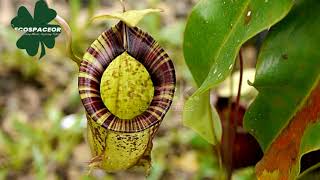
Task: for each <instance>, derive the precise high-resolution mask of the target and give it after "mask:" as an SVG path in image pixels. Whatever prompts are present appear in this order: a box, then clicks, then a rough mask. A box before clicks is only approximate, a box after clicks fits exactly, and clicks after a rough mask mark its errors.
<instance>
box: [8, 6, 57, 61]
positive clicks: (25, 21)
mask: <svg viewBox="0 0 320 180" xmlns="http://www.w3.org/2000/svg"><path fill="white" fill-rule="evenodd" d="M56 16H57V13H56V11H55V10H53V9H50V8H49V7H48V5H47V3H46V2H45V1H43V0H39V1H37V3H36V5H35V9H34V17H32V15H31V14H30V12H29V11H28V10H27V8H26V7H24V6H21V7H20V8H19V10H18V14H17V16H16V17H15V18H14V19H13V20H12V21H11V26H12V28H14V29H15V28H21V29H19V30H20V31H22V30H23V28H27V29H26V30H28V31H27V32H26V31H24V34H23V35H22V36H21V37H20V39H19V40H18V41H17V47H18V48H19V49H25V50H26V52H27V53H28V55H30V56H35V55H37V54H38V49H39V45H40V47H41V53H40V58H39V59H41V58H42V57H43V56H44V55H45V54H46V48H45V47H47V48H49V49H52V48H53V47H54V45H55V38H56V37H57V36H58V35H59V34H60V32H61V28H60V26H59V25H52V24H49V23H50V22H51V21H52V20H53V19H54V18H55V17H56ZM29 28H30V29H29ZM43 29H45V31H44V30H43ZM48 29H50V30H52V29H56V30H57V31H50V32H49V31H48ZM58 29H59V30H58Z"/></svg>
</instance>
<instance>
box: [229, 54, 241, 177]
mask: <svg viewBox="0 0 320 180" xmlns="http://www.w3.org/2000/svg"><path fill="white" fill-rule="evenodd" d="M239 66H240V70H239V71H240V77H239V85H238V92H237V97H236V105H235V112H232V105H230V106H229V108H230V112H229V118H228V122H227V126H226V130H227V132H226V136H227V137H226V140H227V142H226V149H225V150H226V151H227V152H225V153H226V155H225V158H226V159H225V160H226V162H225V163H226V164H225V166H226V173H227V179H228V180H231V178H232V171H233V169H232V164H233V162H232V161H233V160H232V159H233V144H234V140H235V135H236V128H237V122H238V118H239V117H238V114H239V109H240V97H241V86H242V77H243V57H242V51H241V49H240V51H239ZM231 114H234V118H233V116H232V115H231Z"/></svg>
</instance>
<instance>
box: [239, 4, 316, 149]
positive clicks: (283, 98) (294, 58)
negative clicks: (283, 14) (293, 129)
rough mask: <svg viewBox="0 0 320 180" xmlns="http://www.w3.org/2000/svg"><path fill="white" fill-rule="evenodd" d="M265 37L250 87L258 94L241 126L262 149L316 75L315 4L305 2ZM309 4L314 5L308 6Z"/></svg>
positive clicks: (279, 130) (307, 91)
mask: <svg viewBox="0 0 320 180" xmlns="http://www.w3.org/2000/svg"><path fill="white" fill-rule="evenodd" d="M306 2H308V3H305V4H297V8H296V9H295V10H294V11H293V12H292V13H291V14H290V15H289V16H288V17H287V18H286V19H285V20H284V21H282V22H281V23H280V24H278V25H277V26H275V27H274V28H273V29H272V31H271V33H270V34H269V35H268V38H267V39H266V41H265V43H264V45H263V47H262V49H261V51H260V55H259V57H258V63H257V72H256V77H255V81H254V84H253V86H254V87H255V88H256V89H257V90H258V91H259V95H258V96H257V98H256V100H255V101H254V102H253V104H252V105H251V106H250V108H249V109H248V111H247V113H246V114H245V119H244V126H245V128H246V129H247V130H249V131H250V132H251V133H252V134H253V135H254V136H255V137H256V138H257V140H258V142H259V143H260V145H261V147H262V148H263V149H264V150H266V149H267V148H268V146H269V145H270V144H271V143H272V141H273V140H274V138H276V137H277V135H279V133H280V132H281V130H282V129H283V128H284V127H285V126H286V125H288V123H289V121H290V119H291V118H292V117H293V116H294V115H295V113H296V112H297V111H298V110H299V108H300V107H301V105H303V102H304V100H305V99H306V98H307V97H308V95H309V93H310V91H311V90H312V88H313V87H314V86H315V84H316V83H317V80H318V79H319V74H320V68H319V67H320V60H319V59H320V51H319V46H320V34H319V31H320V24H319V23H318V22H319V18H315V17H320V11H318V10H317V8H320V5H319V3H316V1H315V0H306ZM311 2H314V4H313V3H311Z"/></svg>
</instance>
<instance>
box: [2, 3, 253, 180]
mask: <svg viewBox="0 0 320 180" xmlns="http://www.w3.org/2000/svg"><path fill="white" fill-rule="evenodd" d="M88 2H89V4H88ZM172 3H173V4H181V3H185V6H186V7H187V9H185V11H186V13H185V14H187V13H188V11H189V9H190V8H191V7H192V5H193V3H192V2H191V1H190V2H189V1H159V0H148V1H139V2H136V1H128V3H127V5H128V9H142V8H147V7H148V8H149V7H151V8H154V7H158V6H159V7H160V8H162V9H164V10H165V12H164V13H162V14H160V15H150V16H148V17H147V18H145V19H144V20H143V21H142V22H141V23H140V25H139V27H141V28H142V29H143V30H145V31H147V32H148V33H149V34H151V35H152V36H153V37H154V38H155V39H156V40H158V41H159V43H160V44H161V45H162V46H163V47H164V49H166V50H167V52H168V54H169V56H170V57H171V58H172V59H173V61H174V63H175V67H176V71H177V80H178V88H177V92H176V97H175V99H174V103H173V108H172V110H171V111H170V112H169V113H168V115H167V116H166V118H165V120H164V122H163V124H162V126H161V128H160V130H159V132H158V135H157V137H156V138H155V140H154V148H153V152H152V156H153V164H152V165H153V168H152V172H151V175H150V176H149V177H148V179H150V180H157V179H212V178H214V177H216V176H217V174H218V173H219V169H218V164H219V163H218V161H217V159H216V158H215V156H214V152H213V148H212V146H211V145H209V144H208V143H207V142H206V141H204V140H203V139H202V138H201V137H199V136H198V135H197V134H195V133H194V132H193V131H192V130H189V129H187V128H185V127H183V126H182V122H181V110H182V105H183V101H184V99H185V98H186V96H187V94H186V89H188V88H190V87H191V86H192V85H193V80H192V78H191V76H190V74H189V72H188V70H187V68H186V65H185V64H184V60H183V55H182V50H181V44H182V34H183V31H184V27H185V21H186V17H185V16H184V17H177V16H175V11H176V9H175V8H177V7H178V6H177V7H176V6H175V5H172ZM53 8H55V9H56V10H57V12H58V14H59V15H61V16H62V17H64V18H66V19H68V22H69V23H70V26H71V29H72V32H73V38H74V50H75V52H76V53H77V54H79V55H82V54H83V53H84V51H85V49H86V48H87V47H89V45H90V44H91V43H92V42H93V40H94V39H95V38H97V37H98V36H99V35H100V33H102V32H103V31H104V30H105V29H107V28H109V27H111V25H112V24H114V23H115V22H114V21H108V22H103V23H100V24H90V23H89V19H90V17H92V16H93V15H94V14H96V13H97V12H98V11H101V10H113V11H116V10H120V9H121V7H120V6H119V4H118V2H117V1H116V0H114V1H111V2H110V1H106V2H105V1H100V0H92V1H83V2H80V1H79V0H69V1H68V3H66V2H61V1H57V2H56V1H54V2H53ZM16 9H17V7H15V6H13V9H12V11H14V13H16V12H15V11H16ZM8 18H10V17H8ZM19 36H20V35H19V34H17V33H16V32H14V31H13V30H12V29H11V28H10V25H9V24H0V179H19V178H26V179H28V178H29V179H84V180H87V179H144V178H145V177H144V175H143V171H140V170H135V171H133V170H129V171H127V172H119V173H113V174H106V173H105V172H103V171H101V170H95V171H94V172H93V173H92V174H91V175H90V176H87V170H88V168H87V165H88V162H89V160H90V158H91V156H90V151H89V148H88V145H87V144H86V120H85V117H84V110H83V107H82V105H81V103H80V100H79V99H80V98H79V96H78V90H77V71H78V70H77V67H76V65H75V64H73V62H72V61H70V60H69V59H68V58H67V57H66V56H65V53H66V52H65V42H64V34H63V33H62V34H61V35H60V36H59V38H58V40H57V44H56V46H55V48H54V49H52V50H48V52H47V55H46V56H45V57H44V58H43V59H42V60H41V61H38V60H37V58H35V57H29V56H28V55H27V54H26V53H25V52H24V51H21V50H18V49H17V48H16V46H15V42H16V40H17V39H18V37H19ZM252 173H253V171H252V168H251V170H250V169H249V170H246V171H245V173H242V174H244V177H251V176H252ZM239 176H240V175H239ZM241 177H242V176H241ZM240 179H243V178H240Z"/></svg>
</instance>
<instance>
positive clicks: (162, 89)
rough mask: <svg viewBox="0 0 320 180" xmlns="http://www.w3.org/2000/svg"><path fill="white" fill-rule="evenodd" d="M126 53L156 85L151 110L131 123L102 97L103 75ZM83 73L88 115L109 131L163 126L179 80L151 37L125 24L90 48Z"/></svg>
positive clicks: (80, 82)
mask: <svg viewBox="0 0 320 180" xmlns="http://www.w3.org/2000/svg"><path fill="white" fill-rule="evenodd" d="M124 27H125V28H124ZM124 41H126V42H125V43H124ZM124 52H127V53H128V54H129V55H130V56H132V57H133V58H135V59H136V60H138V61H139V62H140V63H141V64H142V65H143V66H144V67H145V68H146V69H147V71H148V73H149V75H150V77H151V80H152V83H153V86H154V96H153V98H152V101H151V103H150V105H149V107H148V108H147V110H145V111H144V112H143V113H142V114H140V115H138V116H136V117H134V118H132V119H130V120H127V119H121V118H119V117H117V116H115V115H114V114H112V113H111V112H110V110H109V109H108V108H107V107H106V106H105V104H104V103H103V100H102V98H101V94H100V82H101V78H102V75H103V72H104V71H105V69H106V68H107V67H108V66H109V64H110V63H111V62H112V61H113V60H114V59H116V57H118V56H119V55H121V54H122V53H124ZM80 73H81V74H82V76H79V78H78V86H79V93H80V97H81V101H82V103H83V105H84V107H85V110H86V112H87V114H88V116H89V117H90V118H92V119H93V120H94V121H95V122H97V123H98V124H100V125H101V126H102V127H104V128H106V129H109V130H113V131H117V132H139V131H143V130H145V129H147V128H149V127H151V126H153V125H155V124H158V123H160V122H161V121H162V120H163V118H164V116H165V114H166V113H167V111H168V110H169V107H170V105H171V103H172V99H173V95H174V91H175V83H176V77H175V70H174V66H173V63H172V61H171V59H170V58H169V56H168V55H167V53H166V52H165V51H164V50H163V49H162V48H161V47H160V46H159V44H158V43H157V42H156V41H155V40H154V39H153V38H152V37H151V36H150V35H148V34H147V33H145V32H143V31H142V30H140V29H139V28H137V27H133V28H131V27H128V26H126V25H125V24H124V23H123V22H121V21H120V22H119V23H118V24H117V25H116V26H115V27H112V28H110V29H109V30H107V31H105V32H103V33H102V34H101V35H100V36H99V37H98V39H97V40H95V41H94V42H93V44H92V45H91V46H90V47H89V48H88V50H87V52H86V53H85V55H84V57H83V60H82V62H81V65H80Z"/></svg>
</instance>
